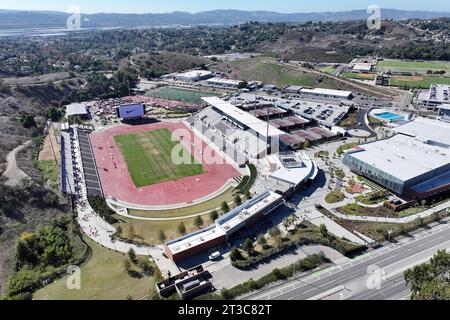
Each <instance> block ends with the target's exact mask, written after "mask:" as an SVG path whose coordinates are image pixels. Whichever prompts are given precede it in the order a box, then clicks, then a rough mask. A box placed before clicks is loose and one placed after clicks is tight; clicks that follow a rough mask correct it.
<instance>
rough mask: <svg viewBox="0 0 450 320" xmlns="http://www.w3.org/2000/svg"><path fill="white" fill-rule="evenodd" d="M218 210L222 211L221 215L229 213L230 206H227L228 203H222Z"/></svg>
mask: <svg viewBox="0 0 450 320" xmlns="http://www.w3.org/2000/svg"><path fill="white" fill-rule="evenodd" d="M220 208H221V209H222V212H223V213H228V212H230V206H229V205H228V203H227V202H226V201H224V202H222V205H221V206H220Z"/></svg>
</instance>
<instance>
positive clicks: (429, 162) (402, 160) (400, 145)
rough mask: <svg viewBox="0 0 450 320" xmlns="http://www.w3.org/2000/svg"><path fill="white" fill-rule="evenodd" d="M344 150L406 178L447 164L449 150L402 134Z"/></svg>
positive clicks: (392, 173) (401, 178) (401, 177)
mask: <svg viewBox="0 0 450 320" xmlns="http://www.w3.org/2000/svg"><path fill="white" fill-rule="evenodd" d="M359 148H360V149H361V151H358V152H355V150H351V151H348V152H349V153H351V156H352V157H354V158H356V159H358V160H361V161H363V162H365V163H367V164H369V165H371V166H373V167H375V168H378V169H379V170H381V171H383V172H385V173H387V174H389V175H391V176H393V177H396V178H398V179H400V180H401V181H408V180H410V179H412V178H415V177H417V176H420V175H422V174H425V173H427V172H429V171H431V170H434V169H437V168H440V167H442V166H444V165H446V164H448V163H450V149H448V148H442V147H439V146H435V145H429V144H426V143H423V142H422V141H420V140H417V139H416V138H412V137H409V136H406V135H403V134H398V135H395V136H394V137H392V138H390V139H388V140H380V141H376V142H372V143H368V144H364V145H362V146H360V147H359Z"/></svg>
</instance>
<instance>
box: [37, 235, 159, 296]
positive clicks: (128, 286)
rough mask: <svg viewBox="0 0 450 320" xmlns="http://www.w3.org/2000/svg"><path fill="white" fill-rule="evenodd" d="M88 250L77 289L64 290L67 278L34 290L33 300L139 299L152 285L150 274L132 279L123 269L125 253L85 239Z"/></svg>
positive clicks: (152, 280)
mask: <svg viewBox="0 0 450 320" xmlns="http://www.w3.org/2000/svg"><path fill="white" fill-rule="evenodd" d="M86 241H87V243H88V245H89V246H90V247H91V249H92V258H91V259H90V260H89V261H88V262H87V263H86V264H85V265H84V266H82V267H81V290H68V289H67V287H66V281H67V278H62V279H59V280H57V281H56V282H54V283H52V284H50V285H48V286H46V287H45V288H43V289H40V290H39V291H37V292H36V293H35V294H34V295H33V298H34V299H36V300H125V299H126V298H127V296H128V295H129V296H131V297H132V298H133V299H139V298H142V297H144V296H145V295H147V294H148V292H149V289H150V288H152V287H153V286H154V283H155V282H154V279H153V277H144V278H141V279H136V278H132V277H130V276H129V275H128V273H127V272H126V271H125V267H124V261H125V260H126V259H127V258H126V257H125V255H123V254H120V253H116V252H114V251H110V250H108V249H105V248H103V247H101V246H99V245H98V244H97V243H95V242H93V241H91V240H86Z"/></svg>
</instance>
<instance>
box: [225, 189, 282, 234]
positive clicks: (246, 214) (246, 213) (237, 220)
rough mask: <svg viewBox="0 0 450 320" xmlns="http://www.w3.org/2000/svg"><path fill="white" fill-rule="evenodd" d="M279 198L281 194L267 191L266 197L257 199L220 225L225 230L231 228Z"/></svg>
mask: <svg viewBox="0 0 450 320" xmlns="http://www.w3.org/2000/svg"><path fill="white" fill-rule="evenodd" d="M280 198H282V196H281V195H279V194H278V193H275V192H269V193H268V195H267V197H265V198H264V199H262V200H261V201H258V202H257V203H255V204H254V205H252V206H251V207H248V208H245V209H243V210H242V211H241V212H240V213H239V214H237V215H236V216H234V217H233V218H232V219H230V220H228V221H226V222H225V223H223V224H221V225H220V226H221V227H222V228H223V230H224V231H225V232H227V231H228V230H233V229H234V228H235V227H237V226H238V225H240V224H241V223H242V222H244V221H246V220H248V219H250V218H252V217H253V216H255V215H256V214H258V213H260V212H261V211H262V210H264V209H265V208H267V207H269V206H270V205H272V204H273V203H275V202H276V201H278V200H279V199H280Z"/></svg>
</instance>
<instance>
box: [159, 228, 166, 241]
mask: <svg viewBox="0 0 450 320" xmlns="http://www.w3.org/2000/svg"><path fill="white" fill-rule="evenodd" d="M166 239H167V237H166V233H165V232H164V230H159V231H158V240H159V242H164V241H166Z"/></svg>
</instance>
